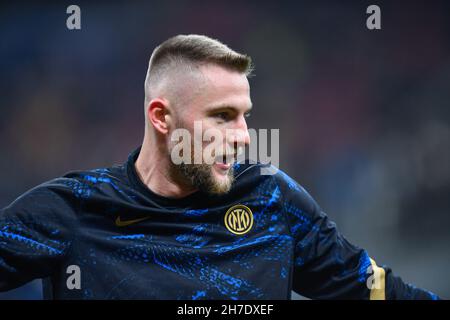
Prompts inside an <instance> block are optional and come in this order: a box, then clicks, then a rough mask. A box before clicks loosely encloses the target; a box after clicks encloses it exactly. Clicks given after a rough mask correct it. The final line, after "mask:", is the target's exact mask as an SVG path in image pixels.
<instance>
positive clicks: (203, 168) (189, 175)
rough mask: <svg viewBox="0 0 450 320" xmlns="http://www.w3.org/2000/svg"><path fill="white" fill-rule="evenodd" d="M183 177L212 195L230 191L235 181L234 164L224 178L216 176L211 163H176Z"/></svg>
mask: <svg viewBox="0 0 450 320" xmlns="http://www.w3.org/2000/svg"><path fill="white" fill-rule="evenodd" d="M176 168H177V171H178V173H179V174H180V176H181V177H183V178H184V179H185V180H186V181H188V182H189V184H191V185H192V186H194V187H196V188H198V189H199V190H200V191H203V192H205V193H208V194H211V195H221V194H225V193H228V192H229V191H230V190H231V186H232V185H233V182H234V170H233V166H231V167H230V169H229V170H228V172H227V174H226V176H225V177H224V178H223V179H218V178H216V177H215V176H214V173H213V170H214V169H213V166H212V165H209V164H185V163H181V164H179V165H176Z"/></svg>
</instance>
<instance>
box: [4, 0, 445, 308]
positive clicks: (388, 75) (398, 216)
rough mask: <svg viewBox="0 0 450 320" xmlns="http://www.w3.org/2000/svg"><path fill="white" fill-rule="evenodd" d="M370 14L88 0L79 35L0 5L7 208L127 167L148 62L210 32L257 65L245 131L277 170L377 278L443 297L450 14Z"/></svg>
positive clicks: (362, 7) (53, 8)
mask: <svg viewBox="0 0 450 320" xmlns="http://www.w3.org/2000/svg"><path fill="white" fill-rule="evenodd" d="M369 4H370V3H364V2H359V1H358V2H346V3H345V4H344V3H339V4H338V3H337V2H332V1H314V2H313V1H307V2H300V1H296V2H285V3H283V4H282V3H278V2H275V1H271V2H261V1H248V2H239V3H235V4H230V3H229V2H225V1H223V2H200V1H190V2H187V1H176V2H175V1H164V2H162V1H161V2H158V1H149V2H144V1H135V2H132V3H131V2H125V1H124V2H108V3H98V4H93V3H92V2H82V1H80V2H79V6H80V8H81V26H82V29H81V30H77V31H69V30H68V29H67V28H66V18H67V16H68V15H67V14H66V7H65V5H64V4H62V3H58V2H56V3H53V4H50V3H48V4H45V5H37V4H33V3H30V4H22V5H18V4H17V5H14V4H10V5H3V6H1V7H0V39H1V40H0V70H1V76H0V93H1V94H0V115H1V116H0V207H1V208H2V207H5V206H6V205H8V204H9V203H10V202H11V201H13V200H14V199H15V198H16V197H17V196H19V195H20V194H21V193H23V192H25V191H26V190H27V189H29V188H31V187H33V186H35V185H37V184H39V183H41V182H43V181H46V180H49V179H51V178H54V177H57V176H60V175H62V174H64V173H65V172H67V171H70V170H76V169H88V168H97V167H104V166H109V165H112V164H115V163H122V162H123V161H125V160H126V158H127V156H128V153H129V152H131V151H132V150H133V149H134V148H135V147H136V146H138V145H139V144H140V142H141V139H142V137H143V124H144V120H143V97H144V92H143V82H144V77H145V72H146V68H147V64H148V58H149V57H150V54H151V52H152V50H153V48H154V47H155V46H156V45H158V44H159V43H160V42H162V41H163V40H165V39H167V38H168V37H170V36H173V35H176V34H188V33H198V34H206V35H208V36H211V37H213V38H217V39H219V40H221V41H223V42H224V43H226V44H228V45H229V46H230V47H231V48H233V49H235V50H237V51H240V52H244V53H247V54H249V55H250V56H252V58H253V60H254V63H255V67H256V69H255V76H254V77H252V78H251V79H250V85H251V91H252V100H253V105H254V109H253V111H252V117H251V118H250V119H249V126H250V127H251V128H256V129H258V128H267V129H271V128H278V129H280V168H281V169H282V170H284V171H285V172H287V173H288V174H289V175H290V176H291V177H293V178H294V179H296V180H297V181H298V182H299V183H300V184H302V185H303V186H304V187H305V188H306V189H307V190H308V191H309V192H310V193H311V194H312V195H313V197H314V198H315V199H316V200H317V201H318V203H319V204H320V206H321V207H322V208H323V209H324V211H326V212H327V213H328V215H329V216H330V217H331V218H332V220H334V221H335V222H336V223H337V225H338V228H339V229H340V230H341V231H342V232H343V233H344V234H345V236H346V237H347V238H348V239H349V240H350V241H351V242H353V243H355V244H358V245H359V246H362V247H364V248H366V249H367V250H368V252H369V254H370V255H371V256H372V257H374V258H375V260H376V261H377V263H378V264H386V265H389V266H390V267H392V269H393V270H394V272H395V273H396V274H398V275H400V276H402V278H403V279H404V280H405V281H407V282H412V283H414V284H416V285H417V286H421V287H424V288H426V289H429V290H431V291H434V292H435V293H437V294H439V295H441V296H443V297H447V298H450V278H449V277H448V276H447V268H450V250H449V249H450V248H449V247H450V232H449V225H450V200H449V199H450V198H449V191H450V167H449V163H450V148H449V146H450V104H449V101H450V41H449V39H450V3H449V2H445V1H433V2H426V1H422V2H419V1H408V2H406V1H405V2H403V1H396V2H394V3H393V2H388V1H380V2H379V6H380V8H381V21H382V29H381V30H368V29H367V28H366V18H367V17H368V15H367V14H366V8H367V6H368V5H369ZM40 286H41V285H40V281H39V280H38V281H34V282H32V283H31V284H28V285H26V286H25V287H23V288H19V289H16V290H13V291H11V292H7V293H0V299H8V298H18V299H22V298H23V299H40V298H41V296H42V294H41V288H40ZM296 297H297V296H296Z"/></svg>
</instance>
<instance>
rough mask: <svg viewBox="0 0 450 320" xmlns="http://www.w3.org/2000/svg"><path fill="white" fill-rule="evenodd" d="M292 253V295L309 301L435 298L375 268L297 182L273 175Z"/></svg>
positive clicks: (364, 252) (365, 253) (385, 271)
mask: <svg viewBox="0 0 450 320" xmlns="http://www.w3.org/2000/svg"><path fill="white" fill-rule="evenodd" d="M277 179H278V183H279V186H280V189H281V192H282V194H283V207H284V211H285V214H286V216H287V220H288V222H289V228H290V231H291V234H292V237H293V238H294V241H295V248H294V274H293V288H292V289H293V291H294V292H296V293H299V294H301V295H303V296H305V297H308V298H312V299H370V300H390V299H402V300H403V299H438V297H437V296H436V295H435V294H433V293H431V292H429V291H426V290H423V289H419V288H416V287H414V286H412V285H410V284H407V283H404V282H403V281H402V279H401V278H399V277H396V276H394V275H393V273H392V270H391V269H390V268H388V267H386V266H378V265H377V264H376V262H375V261H374V260H373V259H372V258H371V257H370V256H369V254H368V253H367V252H366V251H365V250H364V249H362V248H359V247H358V246H355V245H353V244H351V243H350V242H349V241H347V240H346V239H345V237H344V236H343V235H342V234H341V233H339V231H338V230H337V228H336V225H335V223H333V222H332V221H330V219H329V218H328V216H327V215H326V214H325V213H324V212H323V211H322V209H321V208H320V207H319V205H318V204H317V203H316V201H315V200H314V199H313V198H312V197H311V196H310V195H309V194H308V192H307V191H306V190H305V189H304V188H302V187H301V186H300V185H299V184H298V183H297V182H296V181H294V180H293V179H291V178H290V177H289V176H287V175H286V174H285V173H283V172H282V171H279V172H278V173H277Z"/></svg>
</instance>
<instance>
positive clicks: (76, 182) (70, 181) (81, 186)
mask: <svg viewBox="0 0 450 320" xmlns="http://www.w3.org/2000/svg"><path fill="white" fill-rule="evenodd" d="M126 181H127V176H126V173H125V170H124V167H123V165H114V166H111V167H104V168H96V169H88V170H73V171H69V172H67V173H65V174H63V175H62V176H60V177H57V178H53V179H51V180H48V181H46V182H44V183H42V184H40V185H38V186H36V187H34V188H33V189H31V190H29V192H33V193H42V192H44V193H45V192H47V193H49V192H50V193H55V194H59V195H67V196H74V197H76V198H88V197H89V196H90V195H91V193H92V192H93V190H94V189H95V188H98V187H101V186H102V185H104V184H113V185H114V184H117V185H118V184H123V183H124V182H126Z"/></svg>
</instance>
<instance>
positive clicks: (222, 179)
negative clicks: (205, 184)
mask: <svg viewBox="0 0 450 320" xmlns="http://www.w3.org/2000/svg"><path fill="white" fill-rule="evenodd" d="M232 170H233V169H232V166H231V165H223V164H217V163H215V164H213V165H212V168H211V173H212V176H213V179H214V182H215V183H214V187H213V188H212V189H214V190H211V191H213V193H215V194H225V193H227V192H228V191H230V189H231V185H232V183H233V175H232Z"/></svg>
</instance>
